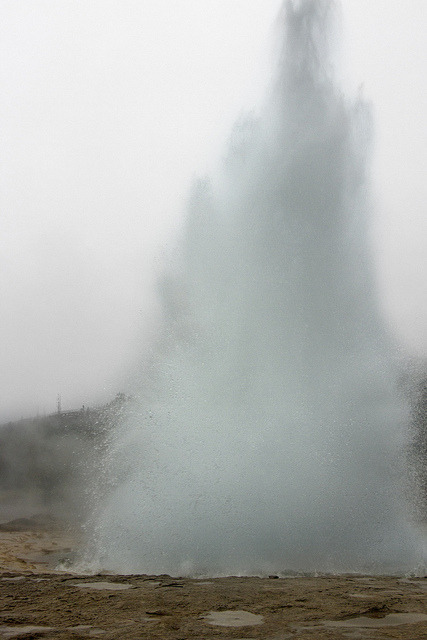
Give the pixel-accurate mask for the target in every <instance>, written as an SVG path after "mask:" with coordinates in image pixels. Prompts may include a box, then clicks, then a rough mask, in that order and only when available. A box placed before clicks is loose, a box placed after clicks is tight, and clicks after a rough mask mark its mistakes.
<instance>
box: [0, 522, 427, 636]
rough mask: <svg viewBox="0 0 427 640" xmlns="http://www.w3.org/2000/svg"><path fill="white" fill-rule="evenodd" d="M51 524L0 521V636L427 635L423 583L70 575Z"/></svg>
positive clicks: (69, 540) (62, 542)
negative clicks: (6, 524) (59, 568)
mask: <svg viewBox="0 0 427 640" xmlns="http://www.w3.org/2000/svg"><path fill="white" fill-rule="evenodd" d="M73 545H75V540H74V539H73V537H72V536H70V535H67V534H65V533H64V532H61V531H59V530H55V529H52V527H50V526H49V523H46V522H43V521H39V522H34V521H33V522H32V523H31V522H27V521H25V520H21V521H15V524H13V525H9V527H8V526H5V525H0V638H19V639H20V640H28V639H29V638H46V639H53V638H57V639H58V640H59V639H61V640H62V639H63V640H65V639H77V638H80V639H81V638H102V639H105V640H108V639H113V638H114V639H116V638H117V639H123V640H134V639H135V640H136V639H138V640H155V639H164V640H186V639H187V638H188V639H193V638H194V639H196V640H210V639H217V640H220V639H227V640H228V639H230V640H232V639H234V640H258V639H266V640H287V639H289V640H292V639H295V640H309V639H310V640H323V639H324V640H326V639H329V640H330V639H335V638H336V639H344V640H345V639H348V640H358V639H360V640H385V639H391V638H395V639H403V638H404V639H407V640H422V639H423V638H426V639H427V606H426V597H427V579H424V578H408V577H373V576H359V575H342V576H318V577H303V576H293V577H287V578H277V577H274V576H271V577H269V578H255V577H251V578H247V577H245V578H242V577H229V578H211V579H204V580H195V579H189V578H176V577H174V578H172V577H170V576H166V575H162V576H147V575H126V576H120V575H104V574H103V575H95V576H88V575H77V574H74V573H72V572H67V571H62V572H60V571H58V570H55V568H54V567H55V566H58V563H62V566H66V563H67V560H68V559H69V558H70V557H71V556H72V549H73Z"/></svg>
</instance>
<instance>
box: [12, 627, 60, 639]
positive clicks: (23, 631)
mask: <svg viewBox="0 0 427 640" xmlns="http://www.w3.org/2000/svg"><path fill="white" fill-rule="evenodd" d="M52 630H53V627H33V626H19V627H0V634H1V635H0V637H1V638H19V636H24V635H28V634H30V633H47V632H48V631H52Z"/></svg>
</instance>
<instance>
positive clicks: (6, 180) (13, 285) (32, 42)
mask: <svg viewBox="0 0 427 640" xmlns="http://www.w3.org/2000/svg"><path fill="white" fill-rule="evenodd" d="M280 5H281V0H19V2H17V1H16V0H0V422H1V421H3V420H6V419H9V418H12V417H20V416H21V415H29V414H32V413H35V412H37V411H40V412H41V413H43V412H44V411H46V412H51V411H54V410H55V403H56V396H57V394H58V393H60V394H61V395H62V403H63V407H65V408H68V407H78V406H80V405H81V404H83V403H85V404H93V403H95V402H98V401H103V400H106V399H110V398H111V397H112V396H113V395H114V394H115V393H116V392H117V391H121V390H122V389H123V385H124V384H125V379H126V372H127V371H128V369H129V366H130V364H131V363H132V362H133V361H135V359H136V358H137V356H138V353H139V350H140V348H141V344H143V343H144V341H145V342H146V343H148V342H149V336H150V335H151V333H152V327H153V325H154V324H155V301H154V293H153V283H154V281H155V274H156V273H157V272H158V271H159V270H160V269H161V261H162V257H163V255H164V252H165V250H166V251H167V249H168V247H170V246H171V245H172V244H173V238H174V234H175V233H176V230H177V228H178V225H179V220H180V218H181V215H182V211H183V208H184V204H183V203H184V199H185V195H186V193H187V190H188V187H189V185H190V180H191V177H192V175H194V173H204V172H205V171H207V170H209V168H212V167H213V166H214V164H215V160H216V159H217V158H218V157H219V155H220V154H221V152H222V149H223V147H224V143H225V140H226V138H227V134H228V132H229V130H230V127H231V125H232V123H233V120H234V118H235V117H236V115H238V113H239V112H240V111H241V109H242V107H245V106H246V107H251V106H253V105H256V104H257V103H259V102H260V101H261V100H262V97H263V95H264V91H265V87H266V85H267V84H268V80H269V79H270V77H269V73H270V69H271V66H270V64H269V56H270V54H271V51H272V49H273V46H272V44H273V41H272V34H273V28H272V23H273V21H274V18H275V16H276V14H277V11H278V9H279V7H280ZM342 28H343V34H344V38H343V45H342V49H343V52H344V54H345V57H344V60H343V62H342V65H341V68H342V74H343V76H344V78H345V88H346V91H347V92H350V93H351V92H355V91H357V90H358V88H359V87H360V85H362V84H363V93H364V96H365V97H366V98H367V99H369V100H371V101H372V102H373V104H374V116H375V128H376V142H375V156H374V174H373V175H374V183H375V185H374V186H375V199H376V226H375V231H376V235H375V241H376V246H377V248H378V267H379V276H378V281H379V286H380V291H381V297H382V301H383V305H384V309H385V310H386V312H387V317H388V319H389V321H390V323H391V325H392V326H393V327H394V328H395V330H396V332H397V335H398V336H399V339H400V340H401V341H402V343H403V344H404V345H405V347H406V348H407V349H408V351H409V352H410V353H412V354H417V355H424V356H427V331H426V329H425V327H426V326H427V292H426V285H425V275H424V271H425V264H426V259H425V247H426V244H427V243H426V237H427V223H426V219H427V216H426V215H425V213H426V211H425V210H426V202H427V179H425V178H424V173H425V169H426V167H427V140H426V138H427V134H426V127H425V122H426V114H427V83H426V78H427V46H426V44H425V34H426V33H427V3H426V2H425V0H407V2H406V3H403V2H401V0H399V1H398V0H343V3H342ZM138 345H139V346H138Z"/></svg>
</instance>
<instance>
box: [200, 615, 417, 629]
mask: <svg viewBox="0 0 427 640" xmlns="http://www.w3.org/2000/svg"><path fill="white" fill-rule="evenodd" d="M426 617H427V616H426ZM204 619H205V620H206V622H207V623H208V624H213V625H215V626H217V627H249V626H255V625H257V624H263V622H264V619H263V616H260V615H256V614H255V613H250V612H249V611H211V612H210V613H209V614H208V615H207V616H204Z"/></svg>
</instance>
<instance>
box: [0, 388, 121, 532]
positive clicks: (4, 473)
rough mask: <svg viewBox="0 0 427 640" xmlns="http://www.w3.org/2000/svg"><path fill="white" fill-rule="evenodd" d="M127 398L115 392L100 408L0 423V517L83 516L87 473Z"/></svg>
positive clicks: (94, 467) (97, 459)
mask: <svg viewBox="0 0 427 640" xmlns="http://www.w3.org/2000/svg"><path fill="white" fill-rule="evenodd" d="M129 400H130V399H129V398H128V397H127V396H125V395H124V394H123V393H119V394H117V396H116V397H115V398H114V400H112V401H111V402H110V403H108V404H106V405H103V406H101V407H97V408H85V407H82V408H81V409H79V410H76V411H58V412H56V413H53V414H51V415H47V416H43V417H35V418H28V419H23V420H19V421H16V422H8V423H7V424H3V425H0V522H2V521H3V522H4V521H6V520H9V519H10V518H14V517H23V516H27V515H34V514H35V513H39V512H40V513H45V514H46V513H47V514H51V515H53V516H56V517H59V518H63V519H64V518H65V519H71V520H73V521H74V522H76V521H80V520H82V519H84V516H85V514H86V511H87V509H88V508H89V504H90V499H89V498H90V496H89V495H88V492H89V491H90V486H91V478H92V476H93V474H94V473H96V472H97V467H98V465H99V464H100V460H101V458H102V454H103V451H104V450H105V447H106V445H107V441H108V435H109V434H110V433H111V430H112V428H113V427H114V425H116V424H117V423H118V421H119V420H120V419H121V418H122V417H123V416H124V415H125V413H126V411H127V407H128V404H129Z"/></svg>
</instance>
